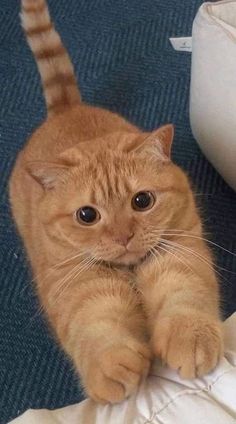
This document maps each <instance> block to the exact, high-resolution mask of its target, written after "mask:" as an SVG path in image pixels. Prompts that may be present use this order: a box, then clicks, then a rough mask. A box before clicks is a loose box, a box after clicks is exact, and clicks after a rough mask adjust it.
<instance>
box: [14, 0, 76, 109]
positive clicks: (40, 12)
mask: <svg viewBox="0 0 236 424" xmlns="http://www.w3.org/2000/svg"><path fill="white" fill-rule="evenodd" d="M21 21H22V25H23V28H24V30H25V34H26V37H27V40H28V43H29V45H30V47H31V50H32V52H33V53H34V56H35V59H36V62H37V66H38V69H39V72H40V75H41V80H42V84H43V89H44V95H45V99H46V104H47V109H48V114H49V115H52V114H55V113H57V112H60V111H62V110H64V109H65V108H68V107H70V106H72V105H75V104H78V103H79V102H80V93H79V90H78V87H77V83H76V79H75V76H74V69H73V66H72V63H71V60H70V58H69V56H68V53H67V51H66V50H65V48H64V46H63V44H62V42H61V38H60V36H59V35H58V33H57V32H56V30H55V28H54V26H53V24H52V22H51V19H50V15H49V12H48V7H47V4H46V2H45V0H23V1H22V11H21Z"/></svg>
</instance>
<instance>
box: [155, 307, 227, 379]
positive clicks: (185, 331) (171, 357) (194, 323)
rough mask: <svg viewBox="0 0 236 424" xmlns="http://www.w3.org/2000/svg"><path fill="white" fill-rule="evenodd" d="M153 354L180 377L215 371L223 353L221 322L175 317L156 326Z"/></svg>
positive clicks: (191, 316)
mask: <svg viewBox="0 0 236 424" xmlns="http://www.w3.org/2000/svg"><path fill="white" fill-rule="evenodd" d="M152 346H153V351H154V353H155V354H156V355H158V356H160V357H161V358H162V359H163V361H164V362H165V363H166V364H167V365H169V366H170V367H171V368H173V369H176V370H179V373H180V376H181V377H182V378H188V379H192V378H195V377H200V376H202V375H204V374H207V373H208V372H210V371H211V370H213V369H214V368H215V366H216V365H217V363H218V361H219V359H220V358H221V356H222V354H223V336H222V329H221V323H220V322H219V321H217V320H216V319H213V318H211V317H210V316H209V317H208V316H207V315H205V314H200V313H199V314H197V313H193V314H191V313H189V314H188V315H187V314H177V315H173V316H172V317H166V318H162V319H161V320H160V321H159V322H157V323H156V327H155V331H154V334H153V338H152Z"/></svg>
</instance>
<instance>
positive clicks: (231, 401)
mask: <svg viewBox="0 0 236 424" xmlns="http://www.w3.org/2000/svg"><path fill="white" fill-rule="evenodd" d="M224 329H225V344H226V351H225V356H224V358H223V359H222V361H221V363H220V364H219V365H218V367H217V368H216V369H215V370H214V371H213V372H212V373H211V374H209V375H207V376H206V377H204V378H198V379H195V380H193V381H187V380H182V379H181V378H180V377H179V376H178V374H177V373H176V372H174V371H171V370H170V369H168V368H165V367H162V366H161V365H160V364H158V363H156V364H155V365H154V367H153V370H152V373H151V375H150V376H149V377H148V379H147V380H146V381H144V382H143V384H142V385H141V386H140V388H139V390H138V392H137V393H136V394H135V395H133V396H131V397H130V398H129V399H127V400H126V401H124V402H122V403H121V404H119V405H113V406H111V405H107V406H102V405H97V404H95V403H94V402H93V401H91V400H85V401H83V402H81V403H80V404H78V405H73V406H69V407H66V408H62V409H57V410H56V411H46V410H41V411H33V410H30V411H27V412H26V413H25V414H23V415H22V416H21V417H20V418H18V419H16V420H13V421H12V423H11V424H147V423H149V424H160V423H161V424H190V423H191V424H213V423H214V424H223V423H224V424H235V422H236V313H235V314H234V315H232V316H231V318H229V319H228V320H227V321H226V322H225V323H224Z"/></svg>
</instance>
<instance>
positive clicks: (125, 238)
mask: <svg viewBox="0 0 236 424" xmlns="http://www.w3.org/2000/svg"><path fill="white" fill-rule="evenodd" d="M133 236H134V233H130V234H121V235H119V236H118V237H116V238H115V239H114V241H115V243H117V244H120V245H121V246H124V247H126V246H127V244H128V243H129V242H130V240H131V239H132V238H133Z"/></svg>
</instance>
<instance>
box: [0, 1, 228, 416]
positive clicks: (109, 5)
mask: <svg viewBox="0 0 236 424" xmlns="http://www.w3.org/2000/svg"><path fill="white" fill-rule="evenodd" d="M201 3H202V1H201V0H181V1H176V0H70V1H68V0H51V1H50V2H49V4H50V9H51V12H52V15H53V17H54V20H55V22H56V26H57V28H58V29H59V31H60V33H61V35H62V37H63V40H64V42H65V44H66V46H67V48H68V50H69V52H70V54H71V56H72V58H73V62H74V64H75V69H76V74H77V77H78V80H79V82H80V87H81V91H82V94H83V98H84V99H86V101H88V102H90V103H92V104H96V105H101V106H104V107H106V108H108V109H111V110H114V111H117V112H119V113H121V114H122V115H124V116H125V117H127V118H128V119H130V120H131V121H132V122H134V123H136V124H138V125H139V126H140V127H143V128H146V129H152V128H155V127H157V126H158V125H160V124H162V123H165V122H173V123H174V124H175V126H176V137H175V142H174V159H175V160H176V162H177V163H178V164H180V165H182V166H183V167H184V168H185V169H186V170H187V172H188V173H189V175H190V176H191V177H192V180H193V184H194V186H195V187H196V193H197V199H198V200H199V203H200V204H201V207H202V214H203V216H204V220H205V226H206V230H207V231H208V232H209V233H210V234H211V237H212V240H213V241H215V242H217V243H219V244H221V245H222V246H224V247H225V248H227V249H229V250H232V251H236V249H235V247H236V242H235V233H236V219H235V217H236V196H235V193H234V192H233V191H232V190H231V189H230V188H229V187H228V186H227V185H226V184H225V183H224V182H223V181H222V179H221V178H220V177H219V175H218V174H217V173H216V172H215V171H214V170H213V168H212V167H211V165H210V164H209V163H208V162H207V161H206V159H205V158H204V157H203V155H202V154H201V153H200V151H199V148H198V147H197V144H196V142H195V141H194V139H193V137H192V135H191V131H190V127H189V117H188V97H189V76H190V60H191V55H190V54H189V53H184V52H183V53H182V52H176V51H174V50H173V49H172V48H171V46H170V44H169V41H168V37H170V36H183V35H190V34H191V25H192V21H193V17H194V15H195V13H196V11H197V9H198V7H199V6H200V4H201ZM18 14H19V0H1V8H0V28H1V31H0V86H1V96H0V105H1V106H0V176H1V180H0V202H1V207H0V423H1V424H6V423H7V422H8V421H9V420H10V419H11V418H14V417H16V416H18V415H19V414H20V413H22V412H23V411H24V410H25V409H27V408H29V407H31V408H41V407H46V408H55V407H61V406H64V405H67V404H71V403H73V402H77V401H79V400H80V399H81V396H82V395H81V393H80V390H79V385H78V382H77V379H76V376H75V375H74V374H73V371H72V366H71V364H70V362H69V360H68V359H67V358H66V357H65V356H64V354H63V352H62V351H61V350H60V348H59V347H58V345H57V344H56V343H55V341H53V339H52V338H51V336H50V335H49V332H48V330H47V326H46V324H45V322H44V321H43V319H42V317H35V314H36V313H37V308H38V304H37V299H36V296H35V294H34V292H33V289H32V286H31V284H30V275H29V272H28V265H27V263H26V260H25V257H24V253H23V249H22V245H21V243H20V241H19V239H18V238H17V236H16V232H15V230H14V226H13V223H12V220H11V217H10V212H9V206H8V200H7V183H8V178H9V174H10V172H11V169H12V166H13V163H14V160H15V157H16V154H17V152H18V151H19V150H20V149H21V147H22V146H23V145H24V143H25V140H26V138H27V136H28V135H29V134H30V133H31V131H32V129H33V128H35V126H36V125H37V124H38V123H39V122H41V121H42V119H43V117H44V114H45V106H44V102H43V97H42V92H41V88H40V83H39V76H38V73H37V70H36V66H35V63H34V60H33V57H32V54H31V52H30V50H29V48H28V47H27V44H26V41H25V39H24V36H23V33H22V30H21V26H20V22H19V17H18ZM216 253H217V258H218V265H219V266H220V267H223V268H226V269H227V270H228V271H223V270H222V269H219V273H220V274H221V276H222V277H221V288H222V306H223V310H224V315H225V316H227V315H229V314H231V313H232V312H233V311H235V310H236V281H235V275H234V274H232V272H233V271H234V272H235V271H236V261H235V258H234V257H233V256H232V255H230V254H228V253H226V252H225V251H223V250H220V249H216Z"/></svg>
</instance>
